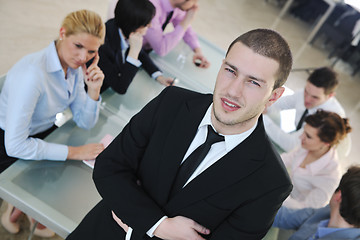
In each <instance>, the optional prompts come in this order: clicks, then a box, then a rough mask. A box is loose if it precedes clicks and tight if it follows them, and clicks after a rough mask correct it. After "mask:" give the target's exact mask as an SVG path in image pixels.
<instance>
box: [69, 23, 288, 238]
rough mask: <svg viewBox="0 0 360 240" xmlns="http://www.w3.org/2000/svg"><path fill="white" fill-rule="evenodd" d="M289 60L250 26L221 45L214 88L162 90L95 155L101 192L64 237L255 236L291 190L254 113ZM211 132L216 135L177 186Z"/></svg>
mask: <svg viewBox="0 0 360 240" xmlns="http://www.w3.org/2000/svg"><path fill="white" fill-rule="evenodd" d="M291 65H292V57H291V52H290V49H289V46H288V44H287V43H286V41H285V40H284V39H283V38H282V37H281V36H280V35H279V34H278V33H276V32H274V31H272V30H268V29H256V30H253V31H250V32H247V33H245V34H243V35H241V36H240V37H238V38H237V39H236V40H235V41H234V42H233V43H232V44H231V45H230V47H229V49H228V52H227V54H226V58H225V60H224V61H223V64H222V66H221V68H220V70H219V73H218V76H217V80H216V86H215V91H214V94H213V95H211V94H200V93H196V92H192V91H189V90H185V89H181V88H177V87H172V88H166V89H165V90H164V91H163V92H162V93H161V94H160V95H159V96H158V97H156V98H155V99H153V100H152V101H151V102H150V103H149V104H148V105H147V106H145V107H144V108H143V109H142V110H141V111H140V112H139V113H138V114H137V115H135V116H134V117H133V118H132V119H131V120H130V122H129V124H128V125H127V126H126V127H125V128H124V129H123V131H122V132H121V133H120V134H119V135H118V136H117V137H116V139H115V140H114V141H113V142H112V143H111V144H110V145H109V146H108V148H107V149H106V150H105V151H104V152H103V153H101V154H100V155H99V157H98V158H97V159H96V164H95V169H94V175H93V178H94V181H95V184H96V187H97V189H98V191H99V193H100V195H101V196H102V197H103V200H102V201H101V202H100V203H99V204H98V205H97V206H95V207H94V208H93V209H92V210H91V211H90V213H89V214H88V215H87V216H86V217H85V218H84V220H83V221H82V223H81V224H80V225H79V226H78V227H77V229H75V230H74V232H73V233H72V234H71V235H69V237H68V238H67V239H76V240H79V239H86V240H88V239H114V240H115V239H125V238H126V239H150V238H151V237H152V238H154V239H221V240H224V239H226V240H228V239H237V240H238V239H261V238H262V237H263V236H264V235H265V234H266V232H267V231H268V229H269V228H270V227H271V225H272V222H273V219H274V216H275V214H276V212H277V210H278V209H279V207H280V206H281V204H282V202H283V201H284V200H285V198H286V197H287V196H288V195H289V193H290V191H291V189H292V185H291V182H290V179H289V176H288V175H287V172H286V169H285V168H284V165H283V164H282V161H281V159H280V157H279V155H278V153H277V152H276V150H275V149H274V148H273V145H272V144H271V143H270V141H269V139H268V137H267V135H266V133H265V130H264V126H263V121H262V116H261V113H262V111H263V110H264V108H265V107H268V106H270V105H271V104H272V103H273V102H275V101H276V100H277V99H278V98H279V97H280V96H281V95H282V93H283V91H284V88H283V87H282V85H283V84H284V82H285V81H286V78H287V76H288V75H289V72H290V69H291ZM214 131H216V132H217V133H218V134H219V135H221V136H224V139H225V141H220V142H217V143H214V144H213V145H212V146H211V148H210V150H209V152H208V153H207V154H206V155H205V157H204V158H203V160H202V162H201V163H200V165H198V166H197V167H196V168H195V170H194V171H193V172H191V173H190V175H189V176H190V177H189V178H187V179H186V180H185V183H184V184H181V185H180V189H177V188H176V186H177V182H178V179H179V176H180V175H181V174H180V173H181V172H182V169H183V167H182V166H184V165H186V163H188V162H187V161H188V160H190V159H191V156H192V155H193V153H195V152H197V150H198V149H197V148H198V147H199V146H200V148H201V147H202V146H203V145H202V144H203V143H204V141H205V139H206V141H205V144H206V142H208V137H207V135H211V136H213V135H214V134H215V135H216V133H213V132H214ZM208 132H209V133H208ZM217 137H219V136H217ZM220 138H221V137H220ZM195 149H196V150H195ZM188 156H189V157H188Z"/></svg>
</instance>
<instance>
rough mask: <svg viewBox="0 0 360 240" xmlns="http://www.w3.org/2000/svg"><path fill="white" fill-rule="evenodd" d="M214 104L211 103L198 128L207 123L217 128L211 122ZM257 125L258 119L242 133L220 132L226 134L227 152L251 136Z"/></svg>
mask: <svg viewBox="0 0 360 240" xmlns="http://www.w3.org/2000/svg"><path fill="white" fill-rule="evenodd" d="M212 106H213V104H210V106H209V108H208V109H207V111H206V113H205V115H204V117H203V119H202V120H201V122H200V124H199V127H198V129H200V128H202V127H206V126H207V125H211V126H212V128H213V129H214V130H215V128H214V126H213V124H212V123H211V109H212ZM256 126H257V121H256V123H255V124H254V126H253V127H252V128H250V129H249V130H247V131H245V132H243V133H240V134H234V135H223V134H220V135H222V136H224V138H225V148H226V152H230V151H231V150H232V149H233V148H235V147H236V146H237V145H239V144H240V143H242V142H243V141H244V140H245V139H246V138H247V137H248V136H250V134H251V133H252V132H253V131H254V130H255V128H256Z"/></svg>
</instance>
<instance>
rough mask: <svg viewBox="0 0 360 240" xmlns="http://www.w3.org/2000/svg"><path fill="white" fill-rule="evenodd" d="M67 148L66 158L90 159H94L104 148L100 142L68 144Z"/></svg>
mask: <svg viewBox="0 0 360 240" xmlns="http://www.w3.org/2000/svg"><path fill="white" fill-rule="evenodd" d="M68 149H69V151H68V156H67V159H72V160H90V159H95V158H96V157H97V156H98V155H99V154H100V153H101V152H102V151H103V150H104V145H102V144H101V143H89V144H86V145H82V146H78V147H72V146H68Z"/></svg>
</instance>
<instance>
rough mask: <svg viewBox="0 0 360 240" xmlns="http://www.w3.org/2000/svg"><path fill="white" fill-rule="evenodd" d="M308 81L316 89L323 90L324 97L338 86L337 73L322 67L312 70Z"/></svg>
mask: <svg viewBox="0 0 360 240" xmlns="http://www.w3.org/2000/svg"><path fill="white" fill-rule="evenodd" d="M308 81H309V82H310V83H311V84H313V85H314V86H316V87H318V88H324V92H325V95H329V94H330V93H333V92H334V91H335V89H336V87H337V86H338V85H339V80H338V78H337V73H336V72H335V71H333V70H332V69H331V68H329V67H322V68H318V69H316V70H314V71H313V72H312V73H311V74H310V76H309V78H308Z"/></svg>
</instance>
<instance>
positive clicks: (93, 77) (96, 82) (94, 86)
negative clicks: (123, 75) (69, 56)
mask: <svg viewBox="0 0 360 240" xmlns="http://www.w3.org/2000/svg"><path fill="white" fill-rule="evenodd" d="M99 59H100V57H99V53H96V55H95V58H94V60H93V62H92V64H91V65H90V66H89V67H88V68H87V67H86V65H85V64H84V65H83V66H82V69H83V72H84V77H85V84H86V85H87V87H88V94H89V96H90V97H91V98H92V99H94V100H95V101H97V100H98V99H99V94H100V89H101V86H102V84H103V80H104V77H105V76H104V73H103V72H102V71H101V69H100V68H99V66H98V65H97V64H98V63H99Z"/></svg>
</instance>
